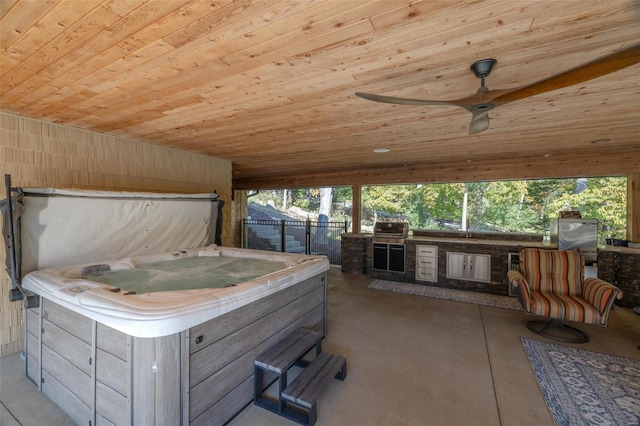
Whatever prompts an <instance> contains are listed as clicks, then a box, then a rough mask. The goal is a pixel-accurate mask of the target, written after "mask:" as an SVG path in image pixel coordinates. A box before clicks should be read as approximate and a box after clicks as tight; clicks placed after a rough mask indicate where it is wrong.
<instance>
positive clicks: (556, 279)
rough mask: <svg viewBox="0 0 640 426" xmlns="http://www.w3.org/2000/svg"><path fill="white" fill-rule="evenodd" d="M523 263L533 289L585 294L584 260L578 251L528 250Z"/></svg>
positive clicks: (576, 294)
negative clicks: (583, 285)
mask: <svg viewBox="0 0 640 426" xmlns="http://www.w3.org/2000/svg"><path fill="white" fill-rule="evenodd" d="M521 265H522V267H523V275H524V276H525V278H526V279H527V281H528V282H529V285H530V286H531V290H532V291H541V292H549V293H556V294H568V295H570V296H580V295H582V277H583V276H584V261H583V259H582V256H581V255H580V252H578V251H574V250H572V251H560V250H538V249H524V250H522V253H521Z"/></svg>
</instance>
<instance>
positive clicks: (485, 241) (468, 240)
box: [407, 234, 557, 249]
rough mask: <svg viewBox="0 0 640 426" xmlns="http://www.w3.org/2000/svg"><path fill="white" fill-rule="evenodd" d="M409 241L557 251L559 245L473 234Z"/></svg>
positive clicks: (420, 238)
mask: <svg viewBox="0 0 640 426" xmlns="http://www.w3.org/2000/svg"><path fill="white" fill-rule="evenodd" d="M407 240H409V241H416V242H417V244H421V243H422V242H424V243H433V244H436V245H437V244H438V243H455V244H485V245H491V246H510V247H513V246H521V247H531V248H543V249H544V248H546V249H555V248H556V247H557V244H555V243H554V244H552V243H545V242H539V241H519V240H497V239H496V240H494V239H486V238H473V234H472V237H471V238H460V237H423V236H420V237H415V236H414V237H409V238H408V239H407Z"/></svg>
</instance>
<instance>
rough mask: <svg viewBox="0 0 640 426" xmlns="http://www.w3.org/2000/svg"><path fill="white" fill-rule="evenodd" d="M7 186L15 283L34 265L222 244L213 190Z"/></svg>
mask: <svg viewBox="0 0 640 426" xmlns="http://www.w3.org/2000/svg"><path fill="white" fill-rule="evenodd" d="M7 181H9V179H8V178H7ZM7 192H8V196H7V199H5V200H2V201H0V209H1V210H2V214H3V234H4V235H5V236H6V238H5V246H6V248H7V252H8V253H7V270H8V271H10V273H11V275H12V280H13V281H15V282H14V283H13V285H14V286H15V285H18V286H19V282H20V280H21V279H22V278H23V277H24V276H25V275H26V274H27V273H29V272H31V271H35V270H38V269H44V268H55V267H60V266H65V265H72V264H78V263H88V262H97V261H101V260H105V259H115V258H120V257H129V256H143V255H148V254H153V253H159V252H167V251H171V250H177V249H183V248H193V247H203V246H207V245H210V244H220V243H221V241H220V239H221V222H222V206H223V205H224V201H222V200H219V199H218V194H216V193H212V194H176V193H167V194H164V193H145V192H125V191H89V190H75V189H73V190H71V189H55V188H28V189H23V188H10V184H9V183H7ZM11 192H13V193H15V195H14V196H11V197H9V195H10V194H11ZM9 200H10V201H11V203H9ZM9 206H11V207H12V209H11V216H12V219H13V231H14V232H13V233H11V232H10V223H11V221H10V220H9ZM9 234H12V235H13V238H12V239H13V241H11V240H12V239H10V238H8V235H9ZM14 259H15V261H14ZM13 269H15V271H14V270H13ZM20 290H21V289H20Z"/></svg>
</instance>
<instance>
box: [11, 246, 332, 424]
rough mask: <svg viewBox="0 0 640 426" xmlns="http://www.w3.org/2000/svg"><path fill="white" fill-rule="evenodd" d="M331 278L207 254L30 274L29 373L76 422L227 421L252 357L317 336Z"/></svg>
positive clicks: (319, 263) (270, 259) (265, 257)
mask: <svg viewBox="0 0 640 426" xmlns="http://www.w3.org/2000/svg"><path fill="white" fill-rule="evenodd" d="M328 269H329V262H328V260H327V259H326V258H324V257H318V256H301V255H292V254H286V253H283V254H279V253H272V252H262V251H257V250H243V249H234V248H226V247H218V246H208V247H200V248H193V249H186V250H176V251H172V252H166V253H160V254H155V255H146V256H139V257H130V258H123V259H117V260H111V261H106V262H98V263H95V262H92V263H88V264H81V265H74V266H65V267H59V268H50V269H44V270H37V271H34V272H31V273H29V274H27V275H26V276H25V277H24V279H23V280H22V283H23V287H24V288H25V289H26V290H29V291H32V292H34V293H36V294H38V295H39V296H40V297H41V303H40V306H39V307H37V308H32V309H29V310H28V312H27V315H26V320H27V330H28V333H27V344H26V354H27V375H28V377H30V378H31V379H32V380H34V382H36V383H40V384H41V388H42V391H43V392H45V393H46V394H47V395H48V396H49V397H50V398H51V399H53V400H54V401H55V402H56V403H57V404H58V405H59V406H60V407H61V408H62V409H63V410H64V411H66V412H67V413H68V414H69V415H70V417H71V418H73V419H74V420H75V421H76V422H77V423H78V424H101V423H104V422H105V421H106V422H107V423H106V424H116V425H127V424H135V425H138V424H145V425H147V424H172V425H173V424H194V425H199V424H206V425H212V424H224V423H225V422H226V421H228V420H229V419H230V418H231V417H232V416H233V415H235V414H236V413H237V412H238V411H240V410H241V409H242V408H243V407H244V406H245V405H246V404H248V403H249V402H251V400H252V397H253V360H254V359H255V357H256V356H257V355H259V354H260V353H261V352H263V351H264V350H265V349H266V348H268V347H269V346H271V345H273V344H274V343H275V342H277V341H278V340H280V339H281V338H282V337H284V336H285V335H287V334H288V333H290V332H291V331H293V330H295V329H296V328H298V327H306V328H309V329H314V330H317V331H320V332H322V333H323V335H324V332H325V321H326V276H325V274H326V271H327V270H328ZM89 422H91V423H89ZM96 422H97V423H96Z"/></svg>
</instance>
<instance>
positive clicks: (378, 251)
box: [373, 243, 389, 271]
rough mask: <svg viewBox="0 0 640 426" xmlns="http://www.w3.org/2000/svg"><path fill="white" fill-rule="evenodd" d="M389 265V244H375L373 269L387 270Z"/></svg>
mask: <svg viewBox="0 0 640 426" xmlns="http://www.w3.org/2000/svg"><path fill="white" fill-rule="evenodd" d="M388 266H389V244H379V243H374V244H373V269H381V270H383V271H386V270H387V268H388Z"/></svg>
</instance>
